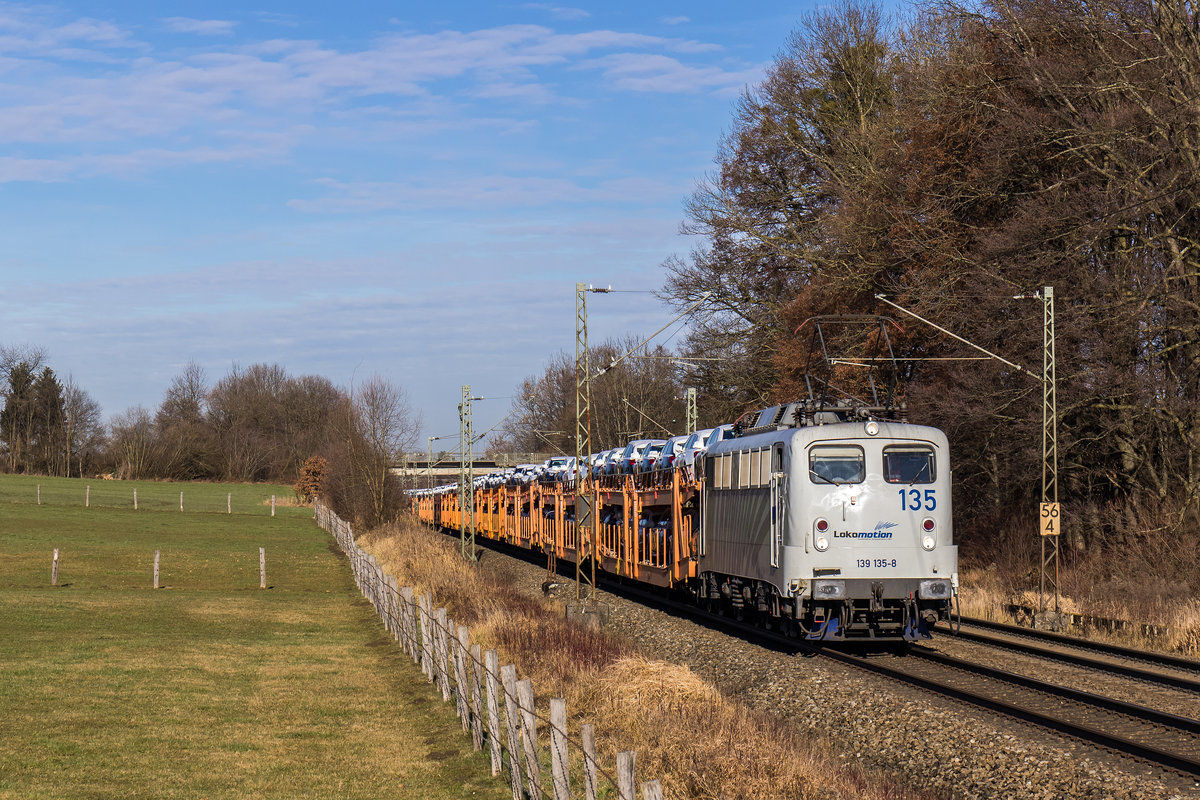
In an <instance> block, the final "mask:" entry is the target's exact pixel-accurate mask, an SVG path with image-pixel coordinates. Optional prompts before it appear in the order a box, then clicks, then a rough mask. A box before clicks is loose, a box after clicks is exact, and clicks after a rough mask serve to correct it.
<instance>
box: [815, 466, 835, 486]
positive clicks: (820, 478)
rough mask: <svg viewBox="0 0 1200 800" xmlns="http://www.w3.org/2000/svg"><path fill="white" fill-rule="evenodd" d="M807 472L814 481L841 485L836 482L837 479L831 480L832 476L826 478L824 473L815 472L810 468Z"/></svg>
mask: <svg viewBox="0 0 1200 800" xmlns="http://www.w3.org/2000/svg"><path fill="white" fill-rule="evenodd" d="M808 474H809V477H811V478H812V479H813V480H814V481H820V482H822V483H828V484H830V485H831V486H841V485H842V484H840V483H838V482H837V481H835V480H833V479H832V478H826V477H825V476H824V475H819V474H817V473H816V472H815V471H813V470H811V469H810V470H809V471H808Z"/></svg>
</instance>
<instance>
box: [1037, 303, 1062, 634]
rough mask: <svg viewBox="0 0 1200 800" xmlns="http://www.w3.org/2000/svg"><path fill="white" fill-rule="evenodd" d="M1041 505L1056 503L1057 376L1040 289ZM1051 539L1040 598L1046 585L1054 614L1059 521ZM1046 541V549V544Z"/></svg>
mask: <svg viewBox="0 0 1200 800" xmlns="http://www.w3.org/2000/svg"><path fill="white" fill-rule="evenodd" d="M1041 297H1042V502H1043V503H1054V504H1057V503H1058V400H1057V396H1056V395H1057V391H1056V390H1057V376H1056V375H1055V369H1054V366H1055V365H1054V287H1053V286H1043V287H1042V292H1041ZM1057 531H1058V532H1056V533H1055V534H1054V535H1052V536H1042V537H1040V538H1041V540H1042V569H1041V584H1040V595H1041V596H1040V597H1039V600H1040V602H1041V606H1042V608H1043V609H1045V607H1046V583H1047V582H1049V583H1050V586H1051V588H1052V589H1053V590H1054V612H1055V613H1056V614H1057V613H1058V612H1059V598H1058V542H1059V533H1061V531H1062V518H1061V516H1060V517H1059V519H1058V525H1057ZM1047 539H1050V546H1049V547H1047V546H1046V540H1047Z"/></svg>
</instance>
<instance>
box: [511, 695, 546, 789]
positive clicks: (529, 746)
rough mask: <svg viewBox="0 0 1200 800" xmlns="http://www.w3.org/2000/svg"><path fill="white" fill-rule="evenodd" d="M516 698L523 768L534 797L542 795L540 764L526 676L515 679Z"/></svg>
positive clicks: (533, 714)
mask: <svg viewBox="0 0 1200 800" xmlns="http://www.w3.org/2000/svg"><path fill="white" fill-rule="evenodd" d="M517 700H518V702H519V703H520V705H521V732H522V733H523V734H524V735H523V737H522V743H523V745H524V747H525V770H526V772H527V773H528V775H529V785H530V787H531V791H532V794H533V796H534V797H541V796H542V765H541V762H540V761H539V760H538V738H537V714H536V713H534V710H533V684H532V683H531V682H530V681H529V679H528V678H526V679H525V680H523V681H517Z"/></svg>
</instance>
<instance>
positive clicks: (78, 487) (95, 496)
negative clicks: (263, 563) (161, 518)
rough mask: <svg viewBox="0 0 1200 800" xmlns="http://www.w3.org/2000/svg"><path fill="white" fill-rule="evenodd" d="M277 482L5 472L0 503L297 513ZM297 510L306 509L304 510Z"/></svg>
mask: <svg viewBox="0 0 1200 800" xmlns="http://www.w3.org/2000/svg"><path fill="white" fill-rule="evenodd" d="M281 491H282V490H281V487H276V486H269V487H265V488H259V487H256V486H253V485H246V486H239V487H237V490H236V491H229V490H228V489H227V488H226V487H224V486H221V485H219V484H205V483H186V484H181V483H170V482H163V483H155V482H150V481H138V482H127V481H106V480H98V481H84V480H79V479H61V478H60V479H53V478H51V479H45V480H44V481H35V480H30V479H23V480H22V479H17V478H16V477H14V476H9V478H8V479H6V480H4V481H0V504H3V503H19V504H36V505H48V506H67V507H70V506H77V507H81V508H121V509H130V510H135V511H138V510H141V511H187V512H196V513H212V514H256V515H260V514H268V515H270V516H275V515H276V513H278V512H279V511H281V510H283V509H288V510H289V511H290V513H293V514H294V513H299V512H300V508H299V504H298V503H297V502H296V501H295V496H294V494H292V493H287V494H283V493H281ZM303 513H307V510H306V509H305V511H304V512H303Z"/></svg>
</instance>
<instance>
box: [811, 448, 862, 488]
mask: <svg viewBox="0 0 1200 800" xmlns="http://www.w3.org/2000/svg"><path fill="white" fill-rule="evenodd" d="M808 476H809V478H811V479H812V481H813V483H832V484H835V485H837V486H841V485H842V484H844V483H862V482H863V480H865V479H866V477H867V462H866V458H865V457H864V456H863V449H862V448H861V447H855V446H846V445H817V446H815V447H813V448H812V449H811V450H809V451H808Z"/></svg>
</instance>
